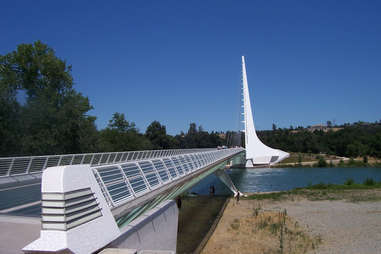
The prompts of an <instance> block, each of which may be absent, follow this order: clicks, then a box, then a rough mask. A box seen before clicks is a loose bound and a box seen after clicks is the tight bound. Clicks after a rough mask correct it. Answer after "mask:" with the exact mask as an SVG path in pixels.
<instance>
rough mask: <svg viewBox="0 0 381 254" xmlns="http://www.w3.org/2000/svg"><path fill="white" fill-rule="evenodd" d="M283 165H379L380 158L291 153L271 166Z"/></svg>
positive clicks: (279, 166)
mask: <svg viewBox="0 0 381 254" xmlns="http://www.w3.org/2000/svg"><path fill="white" fill-rule="evenodd" d="M271 167H273V168H284V167H320V168H321V167H340V168H345V167H376V168H377V167H381V159H379V158H375V157H368V156H364V157H356V158H347V157H340V156H336V155H328V154H306V153H291V154H290V157H289V158H287V159H285V160H284V161H282V162H281V163H278V164H276V165H273V166H271Z"/></svg>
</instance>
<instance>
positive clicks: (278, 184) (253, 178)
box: [190, 168, 381, 195]
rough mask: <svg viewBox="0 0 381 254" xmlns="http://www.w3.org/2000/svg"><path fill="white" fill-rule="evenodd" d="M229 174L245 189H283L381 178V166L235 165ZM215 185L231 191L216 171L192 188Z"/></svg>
mask: <svg viewBox="0 0 381 254" xmlns="http://www.w3.org/2000/svg"><path fill="white" fill-rule="evenodd" d="M228 174H229V175H230V177H231V178H232V180H233V182H234V184H235V185H236V186H237V188H238V189H239V190H240V191H242V192H266V191H283V190H290V189H293V188H296V187H305V186H307V185H309V184H317V183H321V182H323V183H335V184H342V183H344V182H345V180H347V179H348V178H352V179H353V180H354V181H355V182H357V183H362V182H363V181H364V180H365V179H366V178H367V177H369V178H373V180H376V181H381V168H254V169H234V168H233V169H229V170H228ZM211 185H214V187H215V189H216V194H217V195H225V194H230V191H229V189H228V188H227V187H226V186H225V185H224V184H223V183H222V182H221V181H220V180H219V179H218V178H217V177H216V176H215V175H214V174H211V175H209V176H208V177H206V178H205V179H203V180H202V181H200V182H199V183H198V184H197V185H196V186H194V187H193V188H192V189H191V190H190V192H195V193H197V194H202V195H203V194H208V193H209V187H210V186H211Z"/></svg>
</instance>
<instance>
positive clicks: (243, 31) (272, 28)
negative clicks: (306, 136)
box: [0, 0, 381, 134]
mask: <svg viewBox="0 0 381 254" xmlns="http://www.w3.org/2000/svg"><path fill="white" fill-rule="evenodd" d="M380 13H381V2H380V1H331V0H329V1H328V0H327V1H217V0H216V1H6V2H4V3H2V6H1V15H0V29H1V35H2V36H1V37H2V38H1V40H0V54H5V53H7V52H10V51H12V50H14V49H15V48H16V46H17V45H18V44H20V43H32V42H34V41H36V40H41V41H42V42H44V43H47V44H48V45H49V46H51V47H52V48H54V49H55V51H56V54H57V55H58V56H59V57H60V58H63V59H65V60H66V61H67V62H68V63H70V64H72V66H73V72H72V74H73V77H74V81H75V88H76V89H77V90H78V91H80V92H82V93H83V94H84V95H86V96H88V97H89V99H90V102H91V104H92V105H93V106H94V110H92V111H91V114H92V115H95V116H96V117H97V122H96V123H97V126H98V128H104V127H105V126H106V125H107V122H108V120H109V119H110V118H111V116H112V114H113V113H114V112H121V113H125V115H126V117H127V119H128V120H130V121H134V122H135V123H136V125H137V126H138V127H139V129H140V130H141V131H145V129H146V127H147V126H148V124H149V123H150V122H151V121H153V120H158V121H160V122H161V123H162V124H164V125H166V126H167V131H168V132H169V133H170V134H175V133H179V132H180V131H181V130H183V131H186V130H187V129H188V126H189V123H190V122H196V123H197V124H201V125H202V126H203V127H204V129H206V130H217V131H224V130H238V129H239V123H238V116H239V109H240V106H239V103H240V85H241V63H240V61H241V55H245V56H246V62H247V71H248V81H249V88H250V92H251V96H252V98H251V99H252V103H253V105H254V109H253V110H254V121H255V124H256V127H257V128H258V129H271V125H272V123H275V124H276V125H277V126H279V127H289V126H290V125H293V126H298V125H303V126H307V125H311V124H315V123H320V122H323V123H324V122H326V121H327V120H331V121H332V120H335V121H336V123H344V122H353V121H358V120H362V121H372V122H373V121H376V120H380V119H381V112H380V109H381V15H380Z"/></svg>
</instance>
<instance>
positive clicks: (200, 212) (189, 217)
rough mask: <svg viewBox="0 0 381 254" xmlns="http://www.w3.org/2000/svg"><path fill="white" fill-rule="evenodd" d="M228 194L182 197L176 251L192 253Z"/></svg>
mask: <svg viewBox="0 0 381 254" xmlns="http://www.w3.org/2000/svg"><path fill="white" fill-rule="evenodd" d="M227 197H228V196H214V197H210V196H197V197H184V198H182V205H181V209H180V213H179V226H178V235H177V252H176V253H181V254H185V253H194V251H195V250H196V249H197V247H198V246H199V245H200V243H201V241H202V240H203V239H204V237H205V236H206V235H207V233H208V232H209V230H210V228H211V226H212V225H213V223H214V221H215V219H216V217H217V215H218V213H219V212H220V210H221V209H222V207H223V205H224V203H225V201H226V199H227Z"/></svg>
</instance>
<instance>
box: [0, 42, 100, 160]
mask: <svg viewBox="0 0 381 254" xmlns="http://www.w3.org/2000/svg"><path fill="white" fill-rule="evenodd" d="M0 64H1V68H0V83H1V85H0V86H1V88H0V90H1V91H0V93H1V98H2V99H1V102H0V103H2V104H4V105H6V107H2V110H1V111H2V112H0V114H1V116H0V117H1V118H4V119H5V118H6V119H8V120H9V119H12V117H9V115H14V117H15V118H17V119H18V121H15V123H14V124H12V125H11V127H12V129H9V127H10V126H9V125H7V123H6V122H5V124H2V126H1V127H0V128H1V130H0V133H1V134H0V135H1V136H3V135H4V133H6V136H8V137H14V136H16V138H15V140H17V142H18V145H17V148H16V149H13V150H12V151H11V153H12V154H13V155H21V154H25V155H28V154H33V155H38V154H51V153H76V152H87V151H92V150H94V147H93V145H89V144H90V142H89V139H90V140H93V139H96V134H95V133H96V132H95V131H94V130H95V124H94V121H95V117H91V116H88V115H87V112H88V111H89V110H90V109H92V107H91V105H90V103H89V100H88V99H87V98H86V97H84V96H83V95H82V94H80V93H78V92H76V91H75V90H74V88H73V78H72V75H71V69H72V67H71V66H70V65H67V64H66V62H65V61H63V60H61V59H59V58H58V57H56V55H55V52H54V50H53V49H52V48H50V47H49V46H48V45H46V44H43V43H42V42H40V41H37V42H35V43H33V44H21V45H19V46H18V47H17V50H15V51H13V52H11V53H9V54H6V55H5V56H0ZM23 93H25V97H26V98H25V102H23V103H20V102H19V101H18V100H17V94H23ZM4 97H8V99H7V100H4V99H3V98H4ZM18 123H19V124H18ZM21 123H22V124H21ZM3 125H4V126H3ZM84 128H88V129H89V130H88V131H87V130H85V129H84ZM17 133H18V134H17ZM85 133H86V135H84V134H85ZM90 133H92V134H94V135H95V136H91V137H90V136H89V134H90ZM1 153H2V155H5V154H7V153H8V154H9V151H8V152H7V151H4V150H3V149H2V151H1Z"/></svg>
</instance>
